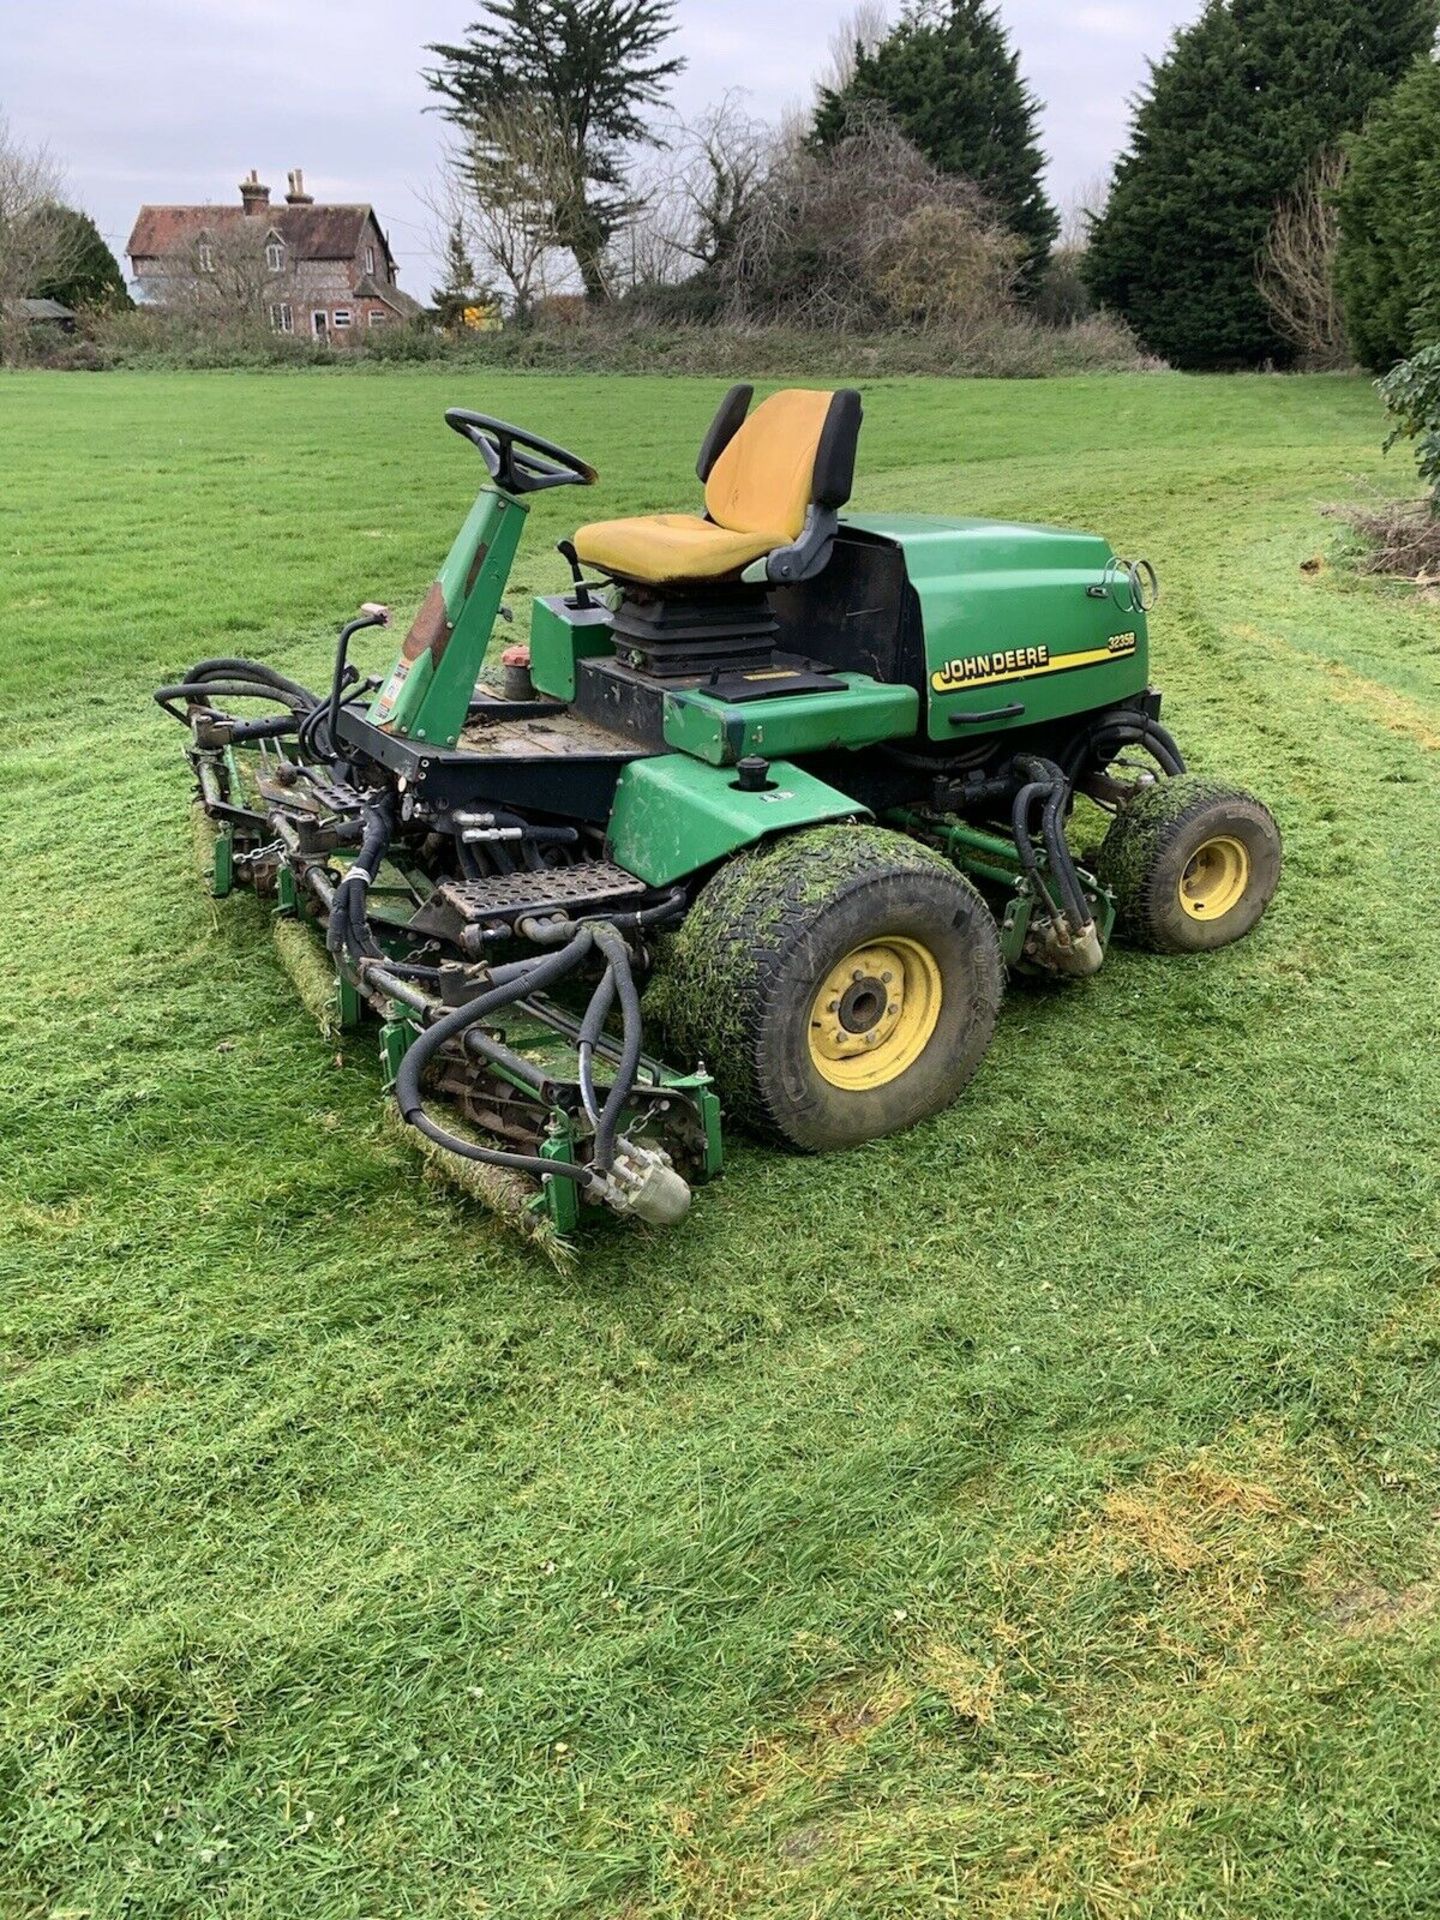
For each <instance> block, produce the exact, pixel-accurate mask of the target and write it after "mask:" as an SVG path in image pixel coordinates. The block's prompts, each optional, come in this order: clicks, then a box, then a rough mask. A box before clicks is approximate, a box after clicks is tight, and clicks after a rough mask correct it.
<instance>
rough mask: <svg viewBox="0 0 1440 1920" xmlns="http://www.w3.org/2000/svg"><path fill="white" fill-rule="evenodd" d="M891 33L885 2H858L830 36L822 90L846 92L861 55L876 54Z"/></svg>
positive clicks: (821, 81) (821, 83) (822, 77)
mask: <svg viewBox="0 0 1440 1920" xmlns="http://www.w3.org/2000/svg"><path fill="white" fill-rule="evenodd" d="M889 31H890V20H889V16H888V13H887V10H886V7H885V4H884V0H859V4H858V5H857V6H855V7H852V8H851V10H850V12H849V13H847V14H846V16H845V18H844V19H843V20H842V21H841V22H840V24H839V26H838V27H836V29H835V31H834V32H833V33H832V34H831V36H830V47H829V59H828V61H827V63H826V66H825V69H824V71H823V72H822V73H821V75H820V79H819V82H818V84H819V86H820V88H821V90H822V91H823V90H825V89H827V88H828V90H829V91H830V92H831V93H844V91H845V89H846V88H847V87H848V86H849V85H850V83H851V81H852V80H853V79H854V78H855V67H856V62H857V61H858V59H859V57H860V55H861V54H862V53H873V52H874V51H875V49H876V48H877V47H878V46H879V44H880V42H881V41H882V40H883V39H884V38H885V36H886V35H887V34H888V33H889Z"/></svg>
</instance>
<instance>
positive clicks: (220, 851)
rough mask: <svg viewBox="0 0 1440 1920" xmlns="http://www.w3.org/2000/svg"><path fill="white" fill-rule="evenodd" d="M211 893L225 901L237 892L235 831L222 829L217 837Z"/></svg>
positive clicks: (228, 827) (211, 871)
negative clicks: (228, 896)
mask: <svg viewBox="0 0 1440 1920" xmlns="http://www.w3.org/2000/svg"><path fill="white" fill-rule="evenodd" d="M210 891H211V893H212V894H213V895H214V896H215V898H216V899H217V900H224V899H225V898H226V897H227V895H229V894H232V893H233V892H234V891H235V829H234V828H233V827H231V826H223V827H221V829H220V831H219V833H217V834H216V836H215V863H214V865H213V867H212V868H211V870H210Z"/></svg>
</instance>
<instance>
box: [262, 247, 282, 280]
mask: <svg viewBox="0 0 1440 1920" xmlns="http://www.w3.org/2000/svg"><path fill="white" fill-rule="evenodd" d="M265 265H266V266H267V267H268V268H269V269H270V271H271V273H282V272H283V271H284V269H285V243H284V241H283V240H267V241H266V242H265Z"/></svg>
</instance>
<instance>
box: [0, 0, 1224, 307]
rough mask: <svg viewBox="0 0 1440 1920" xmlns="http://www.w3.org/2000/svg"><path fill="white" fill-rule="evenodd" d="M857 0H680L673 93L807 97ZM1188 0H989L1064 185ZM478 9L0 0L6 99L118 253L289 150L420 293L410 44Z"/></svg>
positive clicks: (414, 4)
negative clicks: (370, 216) (134, 231)
mask: <svg viewBox="0 0 1440 1920" xmlns="http://www.w3.org/2000/svg"><path fill="white" fill-rule="evenodd" d="M852 5H853V0H783V4H779V5H777V4H776V0H679V3H678V6H677V14H678V19H679V31H678V33H677V35H676V45H677V49H678V51H679V52H681V53H682V54H683V55H684V56H685V58H686V60H687V61H688V63H689V64H688V67H687V69H686V71H685V73H684V74H682V75H681V77H680V79H679V80H678V81H677V83H676V86H675V93H674V105H675V111H676V113H677V114H678V115H680V116H682V117H683V116H686V115H693V114H697V113H699V112H700V111H702V110H703V108H704V107H705V106H706V105H707V103H709V102H711V101H714V100H716V99H717V98H718V97H719V96H720V95H721V94H723V93H724V92H725V91H726V90H727V89H728V88H732V87H743V88H745V89H747V91H748V95H749V99H748V103H747V104H748V106H749V109H750V111H751V112H752V113H754V114H756V115H758V116H761V117H765V118H771V117H778V115H779V114H780V113H781V111H782V110H783V109H784V108H785V107H786V106H787V105H788V104H791V103H796V102H799V101H802V100H805V99H808V98H809V96H810V94H811V91H812V87H813V83H814V76H815V74H816V72H817V71H818V70H819V69H820V68H822V67H823V66H824V65H825V62H826V57H827V49H828V43H829V41H830V38H831V35H832V34H833V33H834V31H835V28H836V26H837V25H838V23H839V22H840V21H841V20H842V19H844V18H845V17H846V16H847V15H848V14H849V13H850V11H851V10H852ZM1200 5H1201V0H1088V3H1087V0H1001V5H1000V10H1001V13H1002V15H1003V17H1004V19H1005V21H1006V23H1007V25H1008V26H1009V29H1010V31H1011V33H1012V35H1013V36H1014V38H1015V40H1016V42H1017V44H1018V45H1019V48H1020V56H1021V65H1022V67H1023V69H1024V72H1025V76H1026V78H1027V80H1028V81H1029V83H1030V85H1031V87H1032V88H1033V89H1034V91H1035V93H1036V94H1037V95H1038V96H1039V98H1040V100H1041V101H1042V102H1043V113H1042V120H1041V126H1042V135H1043V141H1044V145H1045V150H1046V152H1047V153H1048V154H1049V156H1050V187H1051V192H1052V194H1053V195H1054V196H1055V197H1056V198H1057V200H1058V201H1060V202H1062V203H1063V202H1064V201H1065V200H1066V199H1067V198H1068V197H1069V196H1071V195H1072V194H1073V193H1075V192H1076V191H1077V190H1078V189H1080V188H1082V187H1084V186H1086V185H1088V184H1089V183H1090V182H1091V181H1092V180H1093V179H1094V178H1095V177H1096V176H1097V175H1099V174H1101V173H1104V172H1106V171H1108V168H1109V164H1110V161H1111V160H1112V159H1113V157H1114V155H1115V152H1116V151H1117V149H1118V148H1119V146H1120V145H1121V143H1122V141H1123V138H1124V131H1125V124H1126V117H1127V115H1126V101H1127V99H1128V98H1129V97H1130V95H1131V94H1132V93H1133V92H1134V91H1135V89H1136V87H1137V86H1138V85H1139V84H1140V83H1141V82H1142V81H1143V79H1144V77H1145V72H1146V67H1145V62H1146V59H1147V57H1155V56H1158V55H1159V54H1161V53H1162V52H1163V51H1164V49H1165V46H1166V44H1167V43H1168V41H1169V38H1170V35H1171V33H1172V31H1173V29H1174V28H1175V27H1176V26H1177V25H1178V24H1180V23H1181V22H1182V21H1185V20H1189V19H1193V18H1194V17H1195V15H1196V14H1197V13H1198V12H1199V10H1200ZM475 11H476V9H475V8H474V6H473V5H472V0H344V4H340V3H339V0H48V4H47V3H46V0H0V112H3V113H5V114H6V115H7V116H8V117H9V120H10V122H11V127H12V130H13V131H14V132H15V133H17V134H19V135H20V136H21V137H22V138H24V139H25V140H27V141H36V142H38V141H44V142H45V143H46V144H48V146H49V147H50V148H51V150H52V152H53V154H54V156H55V158H56V159H57V160H58V161H59V162H60V163H61V164H62V165H63V167H64V169H65V172H66V175H67V177H68V180H69V186H70V193H71V198H72V199H73V200H74V201H75V203H76V204H77V205H79V206H83V207H84V208H86V209H87V211H89V212H90V213H92V214H93V215H94V216H95V219H96V220H97V221H98V223H99V225H100V227H101V229H102V230H103V232H104V233H105V235H106V237H107V239H108V240H109V241H110V244H111V246H112V247H113V248H114V250H115V252H116V253H117V254H118V253H120V250H121V249H122V247H123V246H124V244H125V241H126V239H127V238H128V236H129V232H130V225H131V222H132V220H133V219H134V216H135V210H136V208H137V207H138V206H139V205H140V203H141V202H142V201H145V200H150V201H162V202H163V201H179V202H188V201H205V200H230V199H232V198H234V197H235V193H236V185H237V183H238V181H239V180H240V178H241V176H242V175H243V174H244V173H247V172H248V171H249V169H250V168H251V167H257V168H258V169H259V171H260V177H261V179H262V180H265V181H267V182H268V183H269V185H270V187H271V188H272V190H273V191H274V193H275V195H276V197H277V198H278V197H279V196H280V195H281V194H283V192H284V189H285V175H286V172H287V171H288V169H289V168H291V167H296V166H298V167H303V169H304V171H305V183H306V186H307V188H308V189H309V191H310V192H312V193H314V194H315V195H316V196H317V197H318V198H319V199H322V200H325V199H333V200H368V201H373V202H374V204H375V207H376V209H377V211H378V213H379V215H380V219H381V223H382V225H384V227H385V228H386V230H387V232H388V233H389V236H390V243H391V246H392V247H393V249H394V251H395V254H396V256H397V259H398V261H399V264H400V282H401V285H402V286H404V287H406V288H407V289H408V290H409V291H410V292H411V293H413V294H415V295H416V296H417V297H420V298H424V297H425V296H426V295H427V294H428V293H429V291H430V289H431V287H432V286H433V285H434V283H435V278H436V275H435V247H434V243H433V236H432V231H431V229H432V222H431V219H430V216H429V215H428V213H427V211H426V207H425V204H424V198H423V196H424V193H425V190H426V185H427V182H428V181H430V180H431V179H432V178H433V177H434V174H435V170H436V158H437V153H438V149H439V145H440V139H441V128H440V124H439V121H438V119H437V117H436V116H435V115H433V114H427V113H425V112H424V111H423V109H424V108H425V106H426V105H427V104H428V101H429V100H430V99H431V98H433V96H431V95H428V94H427V92H426V89H425V88H424V87H423V86H422V84H421V82H420V79H419V69H420V67H421V65H422V63H423V61H424V58H425V56H424V54H423V51H422V50H423V48H424V46H425V43H426V42H427V41H431V40H453V39H455V38H457V37H458V36H459V35H460V34H461V32H462V31H463V29H464V27H465V25H466V23H467V22H468V21H469V20H470V19H471V18H473V17H474V12H475ZM890 11H891V13H892V16H893V15H894V14H897V13H898V12H899V0H892V4H891V8H890ZM122 264H124V263H123V262H122Z"/></svg>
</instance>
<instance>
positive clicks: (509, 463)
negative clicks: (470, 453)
mask: <svg viewBox="0 0 1440 1920" xmlns="http://www.w3.org/2000/svg"><path fill="white" fill-rule="evenodd" d="M445 424H446V426H447V427H453V428H454V430H455V431H456V433H459V434H463V435H464V437H465V439H467V440H468V441H469V442H470V444H471V445H472V446H473V447H475V448H476V449H477V450H478V451H479V454H480V458H481V459H482V460H483V461H484V462H485V466H486V469H487V470H488V472H489V475H490V478H491V479H492V480H493V481H494V482H495V484H496V486H497V487H499V488H500V489H501V491H502V492H504V493H540V492H542V491H543V489H544V488H546V487H593V486H594V484H595V482H596V481H597V480H598V479H599V478H600V476H599V474H598V473H596V471H595V469H594V467H592V466H590V465H589V464H588V463H587V462H586V461H584V460H582V459H581V458H580V456H579V455H578V454H575V453H571V452H570V451H569V450H568V449H567V448H565V447H557V446H556V444H555V442H554V441H553V440H542V439H541V438H540V436H539V434H537V433H527V432H526V431H525V429H524V428H523V427H512V426H511V425H510V423H509V421H508V420H496V419H494V418H492V416H491V415H490V414H488V413H471V412H470V410H469V408H468V407H447V408H446V409H445Z"/></svg>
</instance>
